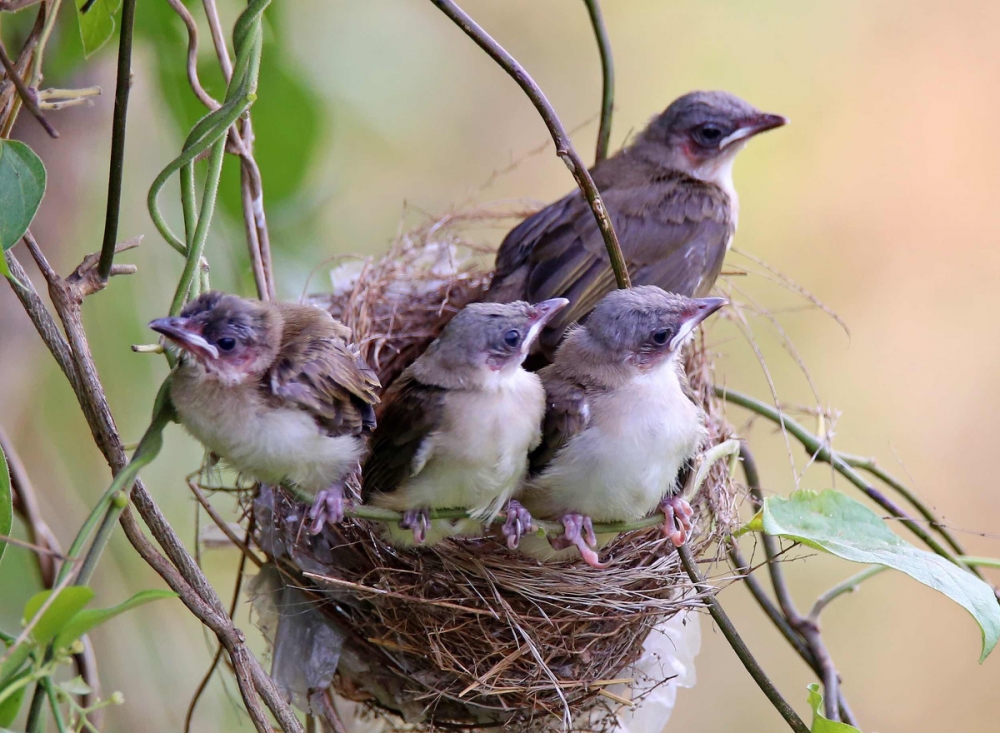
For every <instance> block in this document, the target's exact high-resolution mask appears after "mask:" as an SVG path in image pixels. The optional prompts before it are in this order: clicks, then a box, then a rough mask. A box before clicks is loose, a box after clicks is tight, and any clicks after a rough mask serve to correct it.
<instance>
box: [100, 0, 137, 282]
mask: <svg viewBox="0 0 1000 733" xmlns="http://www.w3.org/2000/svg"><path fill="white" fill-rule="evenodd" d="M134 25H135V0H124V2H123V3H122V18H121V34H120V36H119V40H118V78H117V80H116V81H115V110H114V116H113V117H112V120H111V167H110V170H109V171H108V204H107V210H106V214H105V217H104V240H103V241H102V242H101V261H100V264H98V266H97V275H98V277H100V278H101V280H103V281H107V279H108V278H109V277H111V265H112V264H113V263H114V260H115V246H116V245H117V243H118V218H119V215H120V213H121V205H122V178H123V176H124V174H125V123H126V120H127V118H128V95H129V90H130V89H131V87H132V30H133V27H134Z"/></svg>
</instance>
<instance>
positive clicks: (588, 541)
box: [549, 514, 607, 570]
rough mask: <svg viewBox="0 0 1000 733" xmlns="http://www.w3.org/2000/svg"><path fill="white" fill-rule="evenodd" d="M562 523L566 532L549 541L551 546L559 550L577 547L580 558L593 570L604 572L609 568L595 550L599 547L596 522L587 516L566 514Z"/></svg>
mask: <svg viewBox="0 0 1000 733" xmlns="http://www.w3.org/2000/svg"><path fill="white" fill-rule="evenodd" d="M560 521H561V522H562V525H563V528H564V532H563V534H561V535H560V536H559V537H555V538H551V539H549V544H550V545H552V547H554V548H555V549H557V550H565V549H566V548H567V547H576V549H577V550H579V551H580V557H581V558H583V561H584V562H585V563H587V564H588V565H590V567H592V568H597V569H599V570H603V569H604V568H606V567H607V565H606V564H605V563H602V562H601V561H600V558H599V557H598V555H597V553H596V552H594V549H593V548H596V547H597V535H595V534H594V522H593V520H591V518H590V517H588V516H586V515H585V514H566V515H564V516H563V517H562V518H561V519H560Z"/></svg>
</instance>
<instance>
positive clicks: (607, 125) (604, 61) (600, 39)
mask: <svg viewBox="0 0 1000 733" xmlns="http://www.w3.org/2000/svg"><path fill="white" fill-rule="evenodd" d="M583 1H584V3H586V5H587V12H588V13H589V14H590V24H591V25H592V26H594V35H595V36H596V37H597V48H598V50H599V51H600V53H601V76H602V79H603V83H602V88H601V126H600V128H599V129H598V131H597V152H596V153H594V163H600V162H601V161H602V160H604V159H605V158H607V157H608V143H609V142H610V140H611V112H612V110H613V108H614V101H615V63H614V60H613V59H612V58H611V39H610V38H608V29H607V28H606V27H605V26H604V16H603V15H602V14H601V3H600V0H583Z"/></svg>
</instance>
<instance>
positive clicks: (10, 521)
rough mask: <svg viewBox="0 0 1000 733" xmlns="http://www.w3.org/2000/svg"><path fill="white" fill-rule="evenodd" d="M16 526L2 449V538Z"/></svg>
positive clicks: (0, 547)
mask: <svg viewBox="0 0 1000 733" xmlns="http://www.w3.org/2000/svg"><path fill="white" fill-rule="evenodd" d="M0 262H3V263H4V265H6V261H5V260H4V259H3V256H2V255H0ZM13 526H14V499H13V498H12V497H11V493H10V471H9V470H8V469H7V456H5V455H4V454H3V448H0V536H2V537H6V536H7V535H9V534H10V529H11V527H13ZM2 537H0V560H3V553H4V550H6V549H7V543H6V542H4V541H3V539H2Z"/></svg>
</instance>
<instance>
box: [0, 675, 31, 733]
mask: <svg viewBox="0 0 1000 733" xmlns="http://www.w3.org/2000/svg"><path fill="white" fill-rule="evenodd" d="M13 681H14V680H10V682H13ZM27 689H28V688H27V687H22V688H21V689H19V690H17V691H15V692H14V693H13V694H12V695H11V696H10V697H8V698H7V699H6V700H4V701H3V702H0V729H3V730H6V726H8V725H10V724H11V723H13V722H14V718H16V717H17V713H18V711H19V710H20V709H21V703H22V702H24V693H25V691H26V690H27ZM2 692H3V690H2V689H0V693H2Z"/></svg>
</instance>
